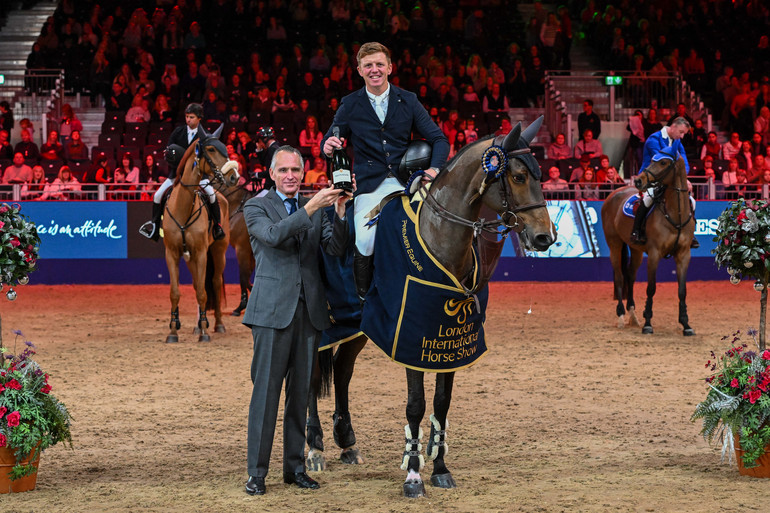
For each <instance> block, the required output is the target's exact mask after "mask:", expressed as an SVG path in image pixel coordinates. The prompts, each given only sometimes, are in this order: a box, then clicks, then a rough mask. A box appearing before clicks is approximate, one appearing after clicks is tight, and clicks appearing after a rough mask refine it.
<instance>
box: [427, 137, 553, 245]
mask: <svg viewBox="0 0 770 513" xmlns="http://www.w3.org/2000/svg"><path fill="white" fill-rule="evenodd" d="M495 142H497V141H495ZM495 147H496V148H500V152H498V156H502V157H504V159H503V161H504V162H503V163H501V166H500V168H501V169H500V171H499V172H497V173H496V174H494V176H493V175H490V174H487V175H486V176H485V178H484V179H482V181H481V184H480V185H479V190H478V191H477V192H476V193H475V194H474V195H473V197H472V198H471V200H470V202H469V203H473V202H474V201H476V200H478V199H479V198H481V197H482V196H483V195H484V194H485V193H486V192H487V190H488V187H489V185H491V184H493V183H495V182H499V183H500V188H499V191H500V201H501V203H502V206H503V209H504V210H503V212H502V213H501V214H499V215H500V219H493V220H491V221H487V220H485V219H478V220H476V221H471V220H470V219H466V218H464V217H462V216H459V215H457V214H455V213H453V212H451V211H450V210H448V209H447V208H446V207H444V206H442V205H441V204H440V203H439V202H438V200H436V198H435V197H433V194H431V192H432V191H431V190H429V191H428V192H427V194H426V195H425V203H426V204H427V205H428V206H429V207H430V208H431V209H432V210H433V211H434V212H435V213H436V215H438V216H439V217H441V218H444V219H446V220H447V221H451V222H453V223H456V224H459V225H462V226H467V227H469V228H471V229H472V230H473V236H474V238H476V237H478V236H479V234H480V233H481V232H487V233H492V234H495V235H501V236H502V237H503V238H505V237H507V236H508V233H509V232H510V231H511V230H513V231H515V232H516V233H521V232H522V231H523V230H524V226H522V225H521V224H520V223H519V216H517V215H516V214H518V213H520V212H526V211H527V210H532V209H535V208H542V207H545V206H546V202H545V200H543V201H540V202H537V203H528V204H526V205H514V202H513V199H512V197H511V194H510V192H509V188H508V183H507V182H508V181H507V179H506V175H508V174H509V173H510V172H511V170H510V167H509V165H508V159H510V158H518V157H520V156H522V155H526V154H529V153H531V152H532V150H530V149H529V148H520V149H516V150H510V151H508V152H505V151H504V150H502V148H501V147H500V146H498V145H496V144H493V145H491V146H490V147H489V148H488V150H489V149H491V148H495ZM501 153H502V155H500V154H501ZM501 227H502V228H503V230H502V231H500V228H501Z"/></svg>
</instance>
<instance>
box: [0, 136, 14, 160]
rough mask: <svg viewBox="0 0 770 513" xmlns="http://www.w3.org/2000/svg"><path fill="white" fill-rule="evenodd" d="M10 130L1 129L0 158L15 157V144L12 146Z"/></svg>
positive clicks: (9, 158)
mask: <svg viewBox="0 0 770 513" xmlns="http://www.w3.org/2000/svg"><path fill="white" fill-rule="evenodd" d="M9 139H10V134H9V132H8V130H0V160H11V159H13V146H11V141H10V140H9Z"/></svg>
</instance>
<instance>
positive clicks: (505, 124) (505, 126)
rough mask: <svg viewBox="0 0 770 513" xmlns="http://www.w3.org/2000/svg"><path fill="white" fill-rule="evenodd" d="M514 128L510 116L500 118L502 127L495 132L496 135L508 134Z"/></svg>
mask: <svg viewBox="0 0 770 513" xmlns="http://www.w3.org/2000/svg"><path fill="white" fill-rule="evenodd" d="M512 129H513V127H512V126H511V120H510V119H508V118H503V119H501V120H500V128H498V129H497V131H496V132H495V137H499V136H501V135H507V134H508V132H510V131H511V130H512Z"/></svg>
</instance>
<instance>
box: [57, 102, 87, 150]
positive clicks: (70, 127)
mask: <svg viewBox="0 0 770 513" xmlns="http://www.w3.org/2000/svg"><path fill="white" fill-rule="evenodd" d="M76 130H77V131H78V132H82V131H83V123H81V122H80V120H79V119H78V117H77V116H76V115H75V111H74V110H72V105H70V104H69V103H65V104H64V105H62V106H61V121H59V137H61V143H62V144H63V145H66V144H67V142H68V141H69V140H70V137H72V132H74V131H76Z"/></svg>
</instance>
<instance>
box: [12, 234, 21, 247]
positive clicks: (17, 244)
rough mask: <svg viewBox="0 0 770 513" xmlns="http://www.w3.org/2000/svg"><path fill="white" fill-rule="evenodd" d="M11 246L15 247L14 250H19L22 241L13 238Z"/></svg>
mask: <svg viewBox="0 0 770 513" xmlns="http://www.w3.org/2000/svg"><path fill="white" fill-rule="evenodd" d="M11 246H13V247H14V248H18V247H19V246H21V241H19V238H18V237H13V238H12V239H11Z"/></svg>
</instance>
